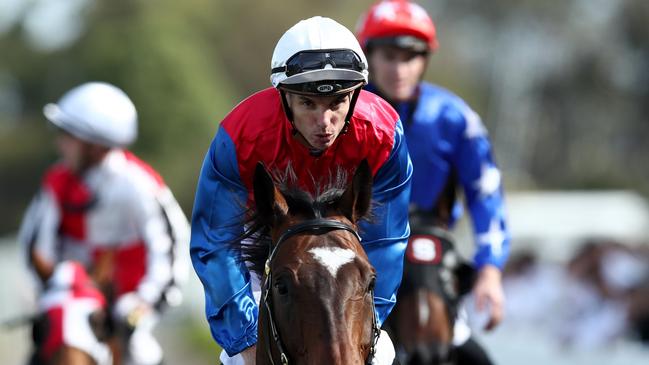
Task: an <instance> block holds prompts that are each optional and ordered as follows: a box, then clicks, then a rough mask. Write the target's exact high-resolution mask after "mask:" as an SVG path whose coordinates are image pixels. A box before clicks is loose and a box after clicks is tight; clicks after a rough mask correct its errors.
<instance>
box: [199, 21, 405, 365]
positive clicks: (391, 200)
mask: <svg viewBox="0 0 649 365" xmlns="http://www.w3.org/2000/svg"><path fill="white" fill-rule="evenodd" d="M367 77H368V71H367V60H366V59H365V55H364V54H363V51H362V50H361V47H360V46H359V44H358V41H357V40H356V38H355V37H354V35H353V33H352V32H350V31H349V30H348V29H347V28H345V27H344V26H342V25H340V24H339V23H337V22H335V21H334V20H332V19H329V18H323V17H313V18H309V19H306V20H303V21H300V22H299V23H297V24H296V25H294V26H293V27H292V28H290V29H289V30H287V31H286V33H284V35H283V36H282V37H281V39H280V40H279V41H278V43H277V46H276V47H275V51H274V52H273V57H272V62H271V76H270V80H271V83H272V85H273V86H274V87H273V88H267V89H265V90H262V91H259V92H257V93H256V94H254V95H252V96H250V97H248V98H247V99H246V100H244V101H242V102H241V103H240V104H239V105H237V106H236V107H235V108H234V109H233V110H232V111H231V112H230V113H229V114H228V115H227V116H226V117H225V119H223V121H221V123H220V124H219V127H218V131H217V133H216V136H215V138H214V140H213V142H212V144H211V146H210V149H209V150H208V152H207V156H206V157H205V162H204V164H203V169H202V171H201V175H200V179H199V182H198V189H197V193H196V201H195V203H194V213H193V218H192V238H191V257H192V262H193V265H194V269H195V270H196V273H197V274H198V276H199V278H200V279H201V281H202V282H203V286H204V288H205V298H206V314H207V319H208V322H209V323H210V328H211V331H212V335H213V337H214V338H215V340H216V341H217V342H218V343H219V345H220V346H221V347H222V348H223V349H224V352H223V353H222V355H221V361H222V362H223V363H224V364H226V365H229V364H241V363H245V364H253V363H254V361H255V344H256V343H257V313H258V312H257V306H258V299H259V296H258V295H259V293H260V288H259V281H258V279H259V278H258V277H256V276H255V275H254V274H250V273H249V272H248V268H247V267H246V266H245V265H244V264H238V263H237V258H236V256H235V255H236V254H235V253H233V252H231V251H230V250H228V249H227V247H228V244H229V243H230V242H232V241H233V240H235V239H236V238H237V237H239V236H240V234H241V233H242V231H243V228H242V227H241V226H237V225H234V224H232V222H233V220H235V221H236V219H240V217H241V216H243V213H244V212H245V209H246V207H245V206H244V205H243V204H241V203H242V202H247V204H246V205H248V206H250V205H249V204H250V203H251V201H250V200H249V197H250V196H251V189H252V177H253V172H254V170H255V166H256V164H257V163H258V162H263V163H264V165H265V166H267V167H268V168H269V169H271V170H272V171H281V172H284V171H287V169H290V168H291V167H292V168H293V172H294V173H295V179H296V183H297V184H298V185H299V186H300V187H301V188H303V189H306V190H308V191H310V192H311V193H314V192H315V191H314V190H315V189H316V187H315V186H314V185H315V184H316V183H317V182H318V181H322V180H326V179H329V178H330V177H331V176H333V174H334V173H335V172H336V171H337V169H338V168H342V169H344V170H345V171H346V172H347V173H348V175H349V176H351V175H353V174H352V172H353V170H354V169H355V168H356V167H357V166H358V165H359V164H360V162H361V161H362V160H364V159H367V161H368V162H369V164H370V167H371V169H372V172H373V175H374V184H373V198H374V200H375V201H376V202H377V204H376V207H377V208H376V209H375V210H374V212H373V213H374V214H373V215H374V217H375V219H374V220H373V222H372V223H367V222H363V224H361V228H362V229H361V236H362V244H363V247H364V249H365V251H366V253H367V255H368V257H369V259H370V261H371V263H372V265H373V266H374V267H375V269H376V271H377V282H376V287H375V296H374V301H375V305H376V309H377V314H378V321H379V322H380V323H383V321H384V320H385V318H386V317H387V315H388V314H389V313H390V310H391V309H392V307H393V306H394V304H395V300H396V295H395V294H396V291H397V288H398V286H399V282H400V280H401V272H402V263H403V253H404V248H405V245H406V240H407V237H408V234H409V227H408V219H407V217H408V196H409V193H410V176H411V173H412V166H411V164H410V159H409V157H408V154H407V148H406V146H405V143H404V142H403V133H402V126H401V122H400V121H399V117H398V115H397V114H396V112H395V111H394V110H393V109H392V107H390V106H389V105H388V104H387V103H386V102H385V101H383V100H382V99H380V98H379V97H377V96H376V95H374V94H371V93H368V92H365V91H363V90H361V87H362V86H363V85H364V84H365V83H366V82H367ZM381 339H383V340H379V342H380V343H386V345H384V346H383V345H379V346H377V356H375V359H377V358H382V359H388V360H387V361H389V363H391V361H392V358H393V357H394V349H393V348H392V344H391V343H390V342H389V339H388V338H387V336H381ZM382 349H383V350H382ZM385 349H387V351H385V352H383V351H384V350H385ZM390 354H391V355H390ZM289 361H290V359H289ZM383 361H386V360H383ZM379 363H381V362H379Z"/></svg>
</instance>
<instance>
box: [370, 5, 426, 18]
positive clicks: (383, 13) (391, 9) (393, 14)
mask: <svg viewBox="0 0 649 365" xmlns="http://www.w3.org/2000/svg"><path fill="white" fill-rule="evenodd" d="M406 4H407V6H408V8H409V9H408V12H407V14H410V15H411V16H412V21H414V22H422V21H426V19H427V18H428V14H427V13H426V10H424V8H422V7H421V6H419V5H417V4H413V3H406ZM374 18H375V19H377V20H379V19H388V20H395V19H396V18H397V4H395V3H393V2H387V1H386V2H382V3H380V4H379V5H377V7H376V9H375V10H374Z"/></svg>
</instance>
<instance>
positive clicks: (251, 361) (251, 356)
mask: <svg viewBox="0 0 649 365" xmlns="http://www.w3.org/2000/svg"><path fill="white" fill-rule="evenodd" d="M241 357H242V358H243V363H244V365H255V364H256V362H257V345H252V346H250V347H248V348H247V349H245V350H243V351H241Z"/></svg>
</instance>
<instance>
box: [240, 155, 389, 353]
mask: <svg viewBox="0 0 649 365" xmlns="http://www.w3.org/2000/svg"><path fill="white" fill-rule="evenodd" d="M336 180H337V181H335V182H334V184H333V185H332V186H331V187H330V188H326V189H325V190H324V191H323V192H322V193H320V194H318V196H315V197H312V196H311V195H309V194H308V193H306V192H305V191H302V190H299V189H296V188H291V187H287V186H282V185H276V184H275V182H274V180H273V178H272V176H271V175H270V174H269V173H268V171H267V170H266V169H265V167H264V166H263V165H262V164H258V165H257V168H256V170H255V174H254V178H253V191H254V199H255V206H256V207H255V208H256V211H255V212H254V214H253V215H252V217H251V218H250V221H249V222H248V224H247V225H246V227H247V229H246V232H244V239H245V240H247V241H252V242H249V243H248V242H246V243H236V242H235V243H233V245H234V247H233V248H234V249H235V250H237V251H238V252H239V253H240V255H241V258H242V260H243V261H246V262H248V263H249V264H250V269H251V271H253V272H254V273H256V274H257V275H259V277H260V278H261V279H262V295H261V303H260V305H259V308H260V309H259V322H258V323H259V327H258V331H259V336H258V342H257V360H256V361H257V364H258V365H264V364H287V363H289V362H290V363H291V364H366V363H367V364H369V363H371V360H372V357H373V356H374V351H375V348H374V347H375V344H376V341H377V338H378V335H379V328H378V324H377V321H376V315H375V309H374V295H373V289H374V284H375V281H376V273H375V270H374V268H373V267H372V266H371V264H370V262H369V260H368V258H367V255H366V254H365V251H364V250H363V247H362V246H361V244H360V237H359V236H358V234H357V224H358V222H359V220H361V219H362V218H365V217H367V215H368V214H369V211H370V201H371V191H372V174H371V171H370V168H369V165H368V164H367V162H366V161H363V162H362V163H361V165H360V166H359V167H358V169H357V170H356V172H355V174H354V176H353V179H352V181H351V183H350V184H347V185H346V186H345V185H344V184H346V183H347V178H346V177H345V176H338V178H337V179H336ZM237 241H238V242H241V241H239V240H237Z"/></svg>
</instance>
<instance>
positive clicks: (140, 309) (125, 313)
mask: <svg viewBox="0 0 649 365" xmlns="http://www.w3.org/2000/svg"><path fill="white" fill-rule="evenodd" d="M153 314H154V310H153V307H151V305H150V304H149V303H147V302H145V301H144V300H143V299H142V298H140V297H139V296H138V295H137V294H136V293H127V294H124V295H122V296H120V297H119V298H117V301H116V302H115V306H114V308H113V316H114V318H115V319H116V320H117V321H119V322H120V323H123V324H126V326H127V327H128V328H130V329H135V328H136V327H137V326H138V324H140V322H141V321H142V320H143V319H144V318H147V317H151V316H152V315H153Z"/></svg>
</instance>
